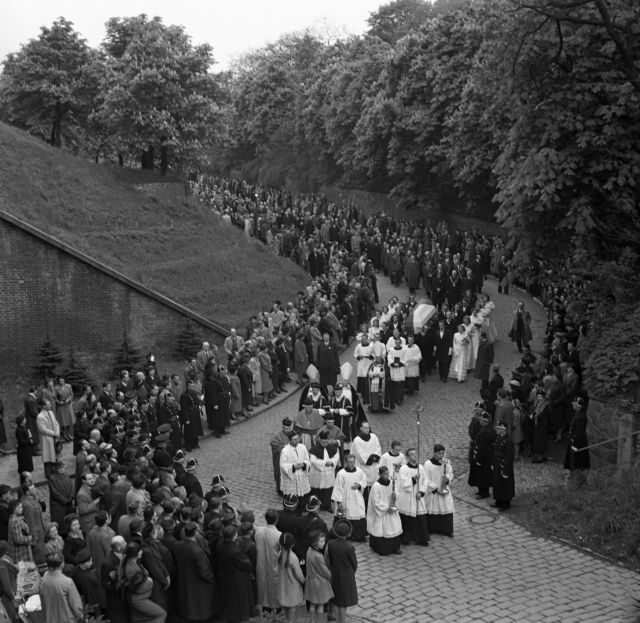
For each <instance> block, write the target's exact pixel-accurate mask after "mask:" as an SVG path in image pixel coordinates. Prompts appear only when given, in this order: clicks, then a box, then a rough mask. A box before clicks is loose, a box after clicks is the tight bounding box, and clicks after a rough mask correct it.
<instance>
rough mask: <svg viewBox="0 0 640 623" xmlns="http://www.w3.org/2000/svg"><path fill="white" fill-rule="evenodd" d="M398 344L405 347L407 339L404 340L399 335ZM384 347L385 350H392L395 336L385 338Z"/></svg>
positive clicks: (394, 344)
mask: <svg viewBox="0 0 640 623" xmlns="http://www.w3.org/2000/svg"><path fill="white" fill-rule="evenodd" d="M400 346H402V348H405V347H406V346H407V340H405V339H404V338H403V337H400ZM386 347H387V352H389V351H390V350H393V349H394V348H395V347H396V338H395V337H393V335H392V336H391V337H390V338H389V339H388V340H387V343H386Z"/></svg>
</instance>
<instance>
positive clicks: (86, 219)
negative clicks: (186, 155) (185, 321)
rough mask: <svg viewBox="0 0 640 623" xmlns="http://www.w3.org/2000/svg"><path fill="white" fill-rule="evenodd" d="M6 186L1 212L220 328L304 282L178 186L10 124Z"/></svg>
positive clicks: (5, 129) (1, 166)
mask: <svg viewBox="0 0 640 623" xmlns="http://www.w3.org/2000/svg"><path fill="white" fill-rule="evenodd" d="M0 178H1V179H2V180H3V181H2V185H0V209H2V210H4V211H6V212H9V213H10V214H13V215H15V216H17V217H19V218H21V219H23V220H26V221H28V222H29V223H31V224H32V225H34V226H36V227H38V228H40V229H42V230H44V231H45V232H47V233H49V234H51V235H53V236H55V237H57V238H59V239H60V240H62V241H63V242H66V243H67V244H70V245H72V246H74V247H75V248H76V249H78V250H80V251H83V252H84V253H86V254H87V255H89V256H91V257H93V258H95V259H97V260H100V261H102V262H104V263H105V264H107V265H109V266H111V267H113V268H115V269H117V270H119V271H121V272H122V273H124V274H125V275H127V276H129V277H131V278H132V279H136V280H138V281H140V282H142V283H143V284H144V285H146V286H147V287H150V288H153V289H155V290H157V291H158V292H160V293H161V294H164V295H165V296H168V297H170V298H172V299H174V300H176V301H178V302H180V303H182V304H183V305H186V306H187V307H190V308H191V309H193V311H196V312H198V313H199V314H201V315H203V316H205V317H206V318H209V319H211V320H214V321H216V322H219V323H221V324H225V325H227V326H235V325H238V326H239V327H240V326H242V327H244V325H245V323H246V321H247V319H248V317H249V316H250V315H252V314H253V313H254V312H256V311H260V310H261V309H262V308H263V307H264V306H267V305H270V303H271V302H272V301H273V300H275V299H281V300H285V301H286V300H290V299H291V298H292V297H293V296H294V295H295V293H296V292H297V291H298V290H299V289H301V288H302V287H304V286H306V285H307V283H308V277H307V275H306V274H305V273H304V271H302V270H301V269H300V268H298V267H297V266H295V265H294V264H293V263H292V262H290V261H289V260H285V259H283V258H279V257H276V256H274V255H273V254H272V253H270V252H269V251H267V250H266V249H265V248H264V247H263V246H262V245H260V244H259V243H257V242H255V241H253V240H247V239H246V238H245V236H244V234H243V233H242V232H241V231H240V230H239V229H237V228H236V227H233V226H228V225H226V224H224V223H223V222H222V220H221V219H220V218H219V217H217V216H216V215H215V214H213V213H212V212H211V211H210V210H209V209H207V208H205V207H204V206H201V205H200V204H197V203H195V202H194V201H192V200H186V199H185V197H184V192H183V189H182V184H181V183H180V182H179V180H177V179H174V178H169V180H168V183H162V182H166V180H164V179H163V178H160V176H159V175H158V174H155V173H153V172H150V171H140V170H138V171H136V170H133V169H118V168H114V167H111V166H106V165H99V164H94V163H92V162H89V161H87V160H84V159H82V158H79V157H76V156H72V155H70V154H68V153H65V152H64V151H60V150H59V149H56V148H54V147H51V146H49V145H47V144H45V143H44V142H42V141H39V140H38V139H35V138H33V137H31V136H29V135H27V134H26V133H24V132H22V131H20V130H17V129H15V128H12V127H10V126H7V125H5V124H0ZM172 182H173V183H172ZM151 184H153V186H152V187H151V188H147V186H148V185H151ZM140 185H145V188H144V189H142V190H140V189H137V188H136V187H139V186H140Z"/></svg>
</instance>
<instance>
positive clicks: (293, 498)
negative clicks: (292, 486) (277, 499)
mask: <svg viewBox="0 0 640 623" xmlns="http://www.w3.org/2000/svg"><path fill="white" fill-rule="evenodd" d="M282 505H283V506H284V507H285V508H288V509H290V510H293V509H294V508H296V507H297V506H298V496H297V495H295V494H289V495H285V496H284V498H283V499H282Z"/></svg>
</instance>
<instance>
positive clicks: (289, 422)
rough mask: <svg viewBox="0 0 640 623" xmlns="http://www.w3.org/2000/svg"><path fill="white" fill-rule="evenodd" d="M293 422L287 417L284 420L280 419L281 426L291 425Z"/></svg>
mask: <svg viewBox="0 0 640 623" xmlns="http://www.w3.org/2000/svg"><path fill="white" fill-rule="evenodd" d="M292 424H293V422H292V421H291V420H290V419H289V418H288V417H286V418H284V420H282V426H291V425H292Z"/></svg>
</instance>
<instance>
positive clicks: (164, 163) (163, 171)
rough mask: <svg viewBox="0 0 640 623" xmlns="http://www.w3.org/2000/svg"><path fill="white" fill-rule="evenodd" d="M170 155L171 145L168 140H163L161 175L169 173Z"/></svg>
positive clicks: (161, 145)
mask: <svg viewBox="0 0 640 623" xmlns="http://www.w3.org/2000/svg"><path fill="white" fill-rule="evenodd" d="M168 156H169V147H168V146H167V142H166V140H163V141H162V143H161V144H160V175H162V177H164V176H165V175H166V174H167V166H168V163H167V160H168Z"/></svg>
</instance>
